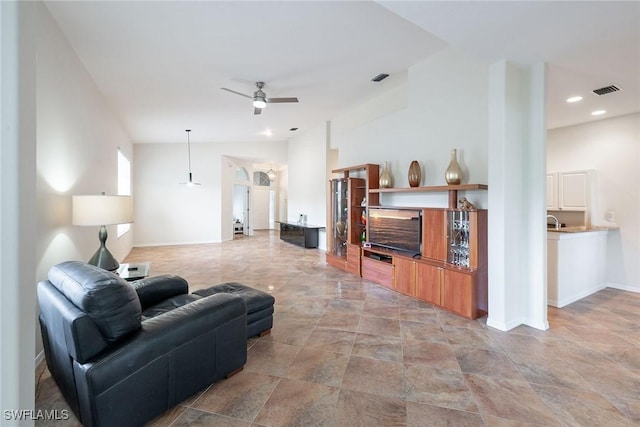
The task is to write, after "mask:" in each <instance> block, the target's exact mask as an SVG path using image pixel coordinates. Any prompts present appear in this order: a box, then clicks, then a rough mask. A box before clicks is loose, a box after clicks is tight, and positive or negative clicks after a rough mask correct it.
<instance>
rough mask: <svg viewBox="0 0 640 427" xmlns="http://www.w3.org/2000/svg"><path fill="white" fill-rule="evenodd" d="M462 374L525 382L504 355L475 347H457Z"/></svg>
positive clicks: (457, 356)
mask: <svg viewBox="0 0 640 427" xmlns="http://www.w3.org/2000/svg"><path fill="white" fill-rule="evenodd" d="M455 354H456V359H457V360H458V364H459V365H460V369H461V370H462V372H464V373H467V374H478V375H490V376H492V377H500V378H509V379H512V380H516V381H524V378H523V376H522V375H521V374H520V372H519V371H518V370H517V369H516V367H515V366H514V365H513V363H511V360H509V358H508V357H506V356H505V355H504V354H503V353H500V352H497V351H491V350H484V349H481V348H474V347H460V346H459V347H456V348H455Z"/></svg>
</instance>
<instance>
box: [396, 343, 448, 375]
mask: <svg viewBox="0 0 640 427" xmlns="http://www.w3.org/2000/svg"><path fill="white" fill-rule="evenodd" d="M402 352H403V360H404V363H409V364H413V365H423V366H429V367H432V368H437V369H449V370H453V371H460V365H459V364H458V360H457V359H456V356H455V354H454V352H453V349H452V348H451V346H450V345H447V344H440V343H434V342H429V341H413V340H404V341H403V344H402Z"/></svg>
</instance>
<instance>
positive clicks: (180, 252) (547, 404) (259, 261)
mask: <svg viewBox="0 0 640 427" xmlns="http://www.w3.org/2000/svg"><path fill="white" fill-rule="evenodd" d="M127 261H128V262H141V261H151V263H152V264H151V270H152V271H151V273H152V274H153V275H158V274H164V273H171V274H178V275H181V276H183V277H185V278H186V279H187V280H188V281H189V283H190V287H191V290H192V291H193V290H196V289H199V288H204V287H208V286H210V285H213V284H217V283H222V282H229V281H237V282H241V283H244V284H246V285H249V286H252V287H255V288H258V289H262V290H264V291H266V292H270V293H271V294H273V295H274V296H275V298H276V306H275V315H274V328H273V331H272V333H271V334H270V335H267V336H265V337H262V338H259V339H255V338H254V339H251V340H249V342H248V362H247V365H246V366H245V369H244V371H242V372H240V373H239V374H237V375H236V376H233V377H231V378H230V379H226V380H223V381H220V382H218V383H215V384H213V385H212V386H211V387H209V388H208V389H207V390H203V391H202V392H200V393H198V394H196V395H194V396H192V397H191V398H189V399H187V400H186V401H185V402H182V403H181V404H180V405H178V406H176V407H174V408H172V409H171V410H169V411H168V412H166V413H165V414H163V415H162V416H160V417H159V418H157V419H155V420H153V421H152V422H151V423H150V425H152V426H173V427H177V426H187V425H189V426H191V425H198V426H336V427H342V426H366V427H373V426H384V427H388V426H421V427H422V426H516V425H517V426H608V427H611V426H632V425H636V426H637V425H640V294H636V293H630V292H624V291H619V290H613V289H605V290H602V291H600V292H598V293H596V294H594V295H591V296H589V297H587V298H584V299H583V300H581V301H578V302H576V303H574V304H571V305H570V306H567V307H565V308H562V309H555V308H552V307H549V323H550V325H551V328H550V329H549V330H548V331H539V330H536V329H532V328H529V327H526V326H520V327H517V328H515V329H513V330H511V331H509V332H501V331H497V330H495V329H492V328H489V327H487V326H486V324H485V322H486V318H483V319H478V320H475V321H470V320H466V319H463V318H461V317H458V316H456V315H453V314H451V313H448V312H447V311H444V310H441V309H439V308H436V307H434V306H432V305H429V304H424V303H421V302H418V301H416V300H413V299H411V298H408V297H406V296H403V295H401V294H398V293H396V292H393V291H390V290H388V289H386V288H383V287H381V286H378V285H376V284H374V283H371V282H369V281H366V280H363V279H361V278H359V277H356V276H354V275H352V274H348V273H345V272H343V271H339V270H337V269H335V268H332V267H329V266H327V265H326V264H325V262H324V254H323V252H321V251H318V250H312V249H302V248H298V247H297V246H293V245H290V244H288V243H285V242H282V241H280V240H279V239H278V236H277V232H276V233H274V232H265V231H263V232H258V233H256V236H254V237H240V238H238V239H236V240H234V241H230V242H225V243H221V244H203V245H185V246H170V247H154V248H134V249H133V251H132V252H131V254H130V255H129V256H128V258H127ZM37 374H38V375H37V377H39V384H38V387H37V395H36V409H68V406H67V405H66V403H65V402H64V400H63V399H62V397H61V395H60V393H59V391H58V389H57V387H56V385H55V383H54V382H53V380H52V379H51V377H50V375H49V373H48V371H47V370H46V366H45V364H44V363H43V364H42V365H41V366H40V367H38V372H37ZM37 424H38V425H45V424H46V425H55V426H62V425H65V426H68V425H78V422H77V420H76V419H75V418H73V416H72V419H71V420H68V421H65V422H57V423H51V422H48V423H45V422H38V423H37Z"/></svg>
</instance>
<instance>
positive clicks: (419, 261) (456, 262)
mask: <svg viewBox="0 0 640 427" xmlns="http://www.w3.org/2000/svg"><path fill="white" fill-rule="evenodd" d="M332 172H333V173H343V178H337V179H334V180H331V192H330V194H329V203H328V205H329V207H330V209H331V211H330V216H329V218H330V221H329V223H330V227H329V230H328V233H327V239H328V241H327V256H326V260H327V263H328V264H330V265H332V266H335V267H338V268H341V269H343V270H346V271H349V272H351V273H354V274H358V275H360V276H362V277H363V278H365V279H367V280H371V281H373V282H375V283H378V284H380V285H382V286H386V287H388V288H390V289H393V290H395V291H398V292H401V293H403V294H405V295H408V296H411V297H413V298H416V299H419V300H421V301H425V302H428V303H431V304H434V305H437V306H440V307H442V308H445V309H447V310H449V311H451V312H454V313H456V314H459V315H461V316H464V317H467V318H469V319H476V318H478V317H481V316H484V315H486V314H487V211H486V210H485V209H477V210H476V209H473V210H463V209H458V208H457V204H458V194H457V193H458V191H473V190H487V186H486V185H484V184H464V185H445V186H433V187H411V188H378V177H379V166H378V165H375V164H365V165H360V166H354V167H350V168H343V169H335V170H333V171H332ZM392 192H395V193H399V192H404V193H407V192H410V193H426V192H448V200H449V202H448V207H447V208H432V207H421V208H415V207H412V208H406V209H411V210H416V209H417V210H420V211H421V220H422V224H421V229H422V236H421V241H422V250H421V252H420V253H419V254H416V255H415V256H412V254H410V253H407V252H404V251H398V250H394V249H387V248H384V247H377V246H370V242H368V241H367V238H368V236H369V226H370V223H369V218H368V210H369V208H380V207H382V208H384V206H380V194H381V193H392ZM387 207H388V208H393V209H403V208H402V207H397V206H387ZM363 212H364V215H363ZM363 233H364V235H363Z"/></svg>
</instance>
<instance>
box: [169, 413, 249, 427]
mask: <svg viewBox="0 0 640 427" xmlns="http://www.w3.org/2000/svg"><path fill="white" fill-rule="evenodd" d="M183 426H189V427H214V426H215V427H250V426H251V422H249V421H243V420H238V419H235V418H230V417H225V416H224V415H219V414H211V413H209V412H205V411H200V410H197V409H192V408H187V410H186V411H185V412H184V414H183V415H182V416H181V417H180V418H179V419H178V420H176V421H175V422H174V423H173V424H171V427H183Z"/></svg>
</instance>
